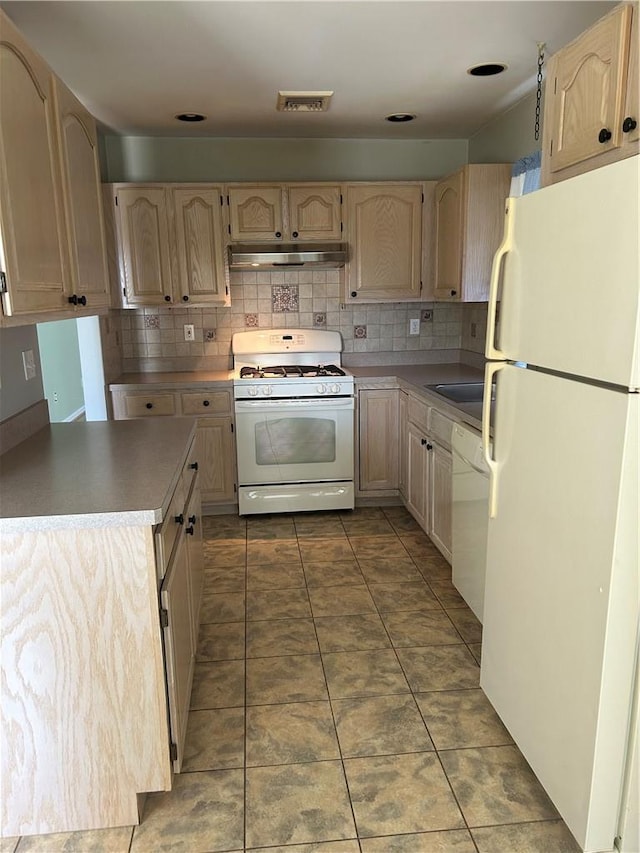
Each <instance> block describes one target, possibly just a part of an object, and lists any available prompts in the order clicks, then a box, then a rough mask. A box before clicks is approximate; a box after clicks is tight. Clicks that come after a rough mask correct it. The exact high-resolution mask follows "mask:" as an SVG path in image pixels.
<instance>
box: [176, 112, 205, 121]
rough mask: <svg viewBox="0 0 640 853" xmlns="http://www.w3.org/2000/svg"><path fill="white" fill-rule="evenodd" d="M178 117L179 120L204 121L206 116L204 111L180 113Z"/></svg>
mask: <svg viewBox="0 0 640 853" xmlns="http://www.w3.org/2000/svg"><path fill="white" fill-rule="evenodd" d="M176 118H177V119H178V121H204V120H205V119H206V116H203V115H202V113H178V115H177V116H176Z"/></svg>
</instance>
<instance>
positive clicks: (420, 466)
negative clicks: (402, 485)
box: [405, 423, 430, 532]
mask: <svg viewBox="0 0 640 853" xmlns="http://www.w3.org/2000/svg"><path fill="white" fill-rule="evenodd" d="M426 444H427V440H426V438H425V435H424V433H423V432H422V431H421V430H419V429H418V428H417V427H416V426H415V425H414V424H412V423H409V425H408V427H407V494H406V499H405V500H406V507H407V509H408V510H409V512H410V513H411V515H412V516H413V517H414V518H415V520H416V521H417V522H418V524H419V525H420V527H422V529H423V530H424V531H425V532H427V529H428V506H429V504H428V501H429V491H428V475H429V461H430V454H429V452H428V450H427V447H426Z"/></svg>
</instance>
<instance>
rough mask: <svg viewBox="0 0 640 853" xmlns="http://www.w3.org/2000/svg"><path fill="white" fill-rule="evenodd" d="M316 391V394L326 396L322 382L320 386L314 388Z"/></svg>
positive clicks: (325, 388) (325, 387)
mask: <svg viewBox="0 0 640 853" xmlns="http://www.w3.org/2000/svg"><path fill="white" fill-rule="evenodd" d="M316 391H317V392H318V394H326V393H327V386H326V385H325V384H324V382H322V383H321V384H320V385H317V386H316Z"/></svg>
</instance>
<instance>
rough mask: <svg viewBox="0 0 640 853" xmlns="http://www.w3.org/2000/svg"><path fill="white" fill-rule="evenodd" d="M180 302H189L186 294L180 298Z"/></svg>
mask: <svg viewBox="0 0 640 853" xmlns="http://www.w3.org/2000/svg"><path fill="white" fill-rule="evenodd" d="M182 301H183V302H188V301H189V297H188V296H187V294H186V293H185V295H184V296H183V297H182Z"/></svg>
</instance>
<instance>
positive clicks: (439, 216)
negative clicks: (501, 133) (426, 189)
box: [433, 163, 511, 302]
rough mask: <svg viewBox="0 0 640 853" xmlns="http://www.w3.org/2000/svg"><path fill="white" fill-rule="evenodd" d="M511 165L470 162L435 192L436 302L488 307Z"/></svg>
mask: <svg viewBox="0 0 640 853" xmlns="http://www.w3.org/2000/svg"><path fill="white" fill-rule="evenodd" d="M510 180H511V165H510V164H508V163H496V164H484V163H472V164H469V165H467V166H463V167H462V168H460V169H458V171H457V172H454V173H453V175H450V176H449V177H448V178H445V179H444V180H442V181H439V182H438V184H437V185H436V189H435V200H434V206H435V213H434V218H435V271H434V291H433V293H434V298H435V299H436V300H439V301H447V302H486V301H487V299H488V298H489V279H490V276H491V264H492V261H493V256H494V254H495V251H496V249H497V248H498V246H499V244H500V240H501V239H502V232H503V224H504V201H505V199H506V197H507V195H508V194H509V184H510Z"/></svg>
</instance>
